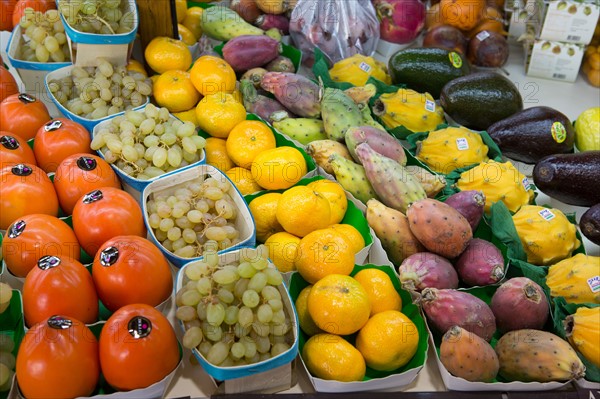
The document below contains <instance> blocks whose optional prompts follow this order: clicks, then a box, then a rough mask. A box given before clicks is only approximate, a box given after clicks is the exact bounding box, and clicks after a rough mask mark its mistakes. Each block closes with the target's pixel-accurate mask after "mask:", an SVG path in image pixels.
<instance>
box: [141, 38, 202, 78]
mask: <svg viewBox="0 0 600 399" xmlns="http://www.w3.org/2000/svg"><path fill="white" fill-rule="evenodd" d="M144 56H145V57H146V62H147V63H148V65H150V68H152V70H153V71H156V72H157V73H164V72H166V71H170V70H173V69H177V70H180V71H187V70H188V68H189V67H190V65H192V54H191V53H190V50H189V49H188V47H187V45H186V44H185V43H184V42H182V41H181V40H175V39H171V38H170V37H155V38H154V39H152V41H151V42H150V43H148V46H147V47H146V51H145V52H144Z"/></svg>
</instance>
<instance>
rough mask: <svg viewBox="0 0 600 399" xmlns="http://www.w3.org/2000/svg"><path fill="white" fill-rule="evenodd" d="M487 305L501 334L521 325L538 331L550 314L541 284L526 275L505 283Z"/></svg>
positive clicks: (516, 328)
mask: <svg viewBox="0 0 600 399" xmlns="http://www.w3.org/2000/svg"><path fill="white" fill-rule="evenodd" d="M490 307H491V308H492V312H494V316H496V323H497V324H498V329H499V330H500V331H501V332H503V333H505V332H508V331H514V330H521V329H524V328H532V329H535V330H541V329H543V327H544V324H546V320H547V319H548V314H549V313H550V307H549V305H548V299H547V298H546V295H545V294H544V291H543V290H542V287H540V286H539V285H538V284H537V283H536V282H534V281H532V280H530V279H528V278H527V277H515V278H511V279H510V280H507V281H506V282H504V284H502V285H501V286H500V287H498V289H497V290H496V292H495V293H494V296H493V297H492V302H491V304H490ZM515 315H518V317H515Z"/></svg>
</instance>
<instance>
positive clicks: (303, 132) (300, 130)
mask: <svg viewBox="0 0 600 399" xmlns="http://www.w3.org/2000/svg"><path fill="white" fill-rule="evenodd" d="M273 127H274V128H275V129H277V130H279V131H280V132H281V133H283V134H285V135H286V136H289V137H290V138H292V139H294V140H296V141H298V142H300V143H301V144H304V145H307V144H309V143H311V142H313V141H317V140H326V139H327V134H325V128H324V127H323V121H322V120H319V119H310V118H286V119H283V120H281V121H278V122H273Z"/></svg>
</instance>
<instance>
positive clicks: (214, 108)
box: [196, 86, 246, 139]
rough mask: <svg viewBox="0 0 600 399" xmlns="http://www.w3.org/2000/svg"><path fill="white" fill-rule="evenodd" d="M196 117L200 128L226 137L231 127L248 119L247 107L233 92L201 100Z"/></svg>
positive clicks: (212, 134) (217, 135) (217, 94)
mask: <svg viewBox="0 0 600 399" xmlns="http://www.w3.org/2000/svg"><path fill="white" fill-rule="evenodd" d="M196 87H197V86H196ZM196 118H197V119H198V125H199V126H200V129H202V130H204V131H205V132H206V133H208V134H210V135H211V136H213V137H219V138H223V139H224V138H227V136H229V132H230V131H231V129H233V128H234V127H235V126H236V125H237V124H238V123H240V122H242V121H244V120H246V109H245V108H244V106H243V105H242V104H240V103H239V102H237V101H235V99H234V98H233V96H232V95H231V94H226V93H215V94H210V95H208V96H205V97H204V98H203V99H202V100H200V102H199V103H198V105H197V106H196Z"/></svg>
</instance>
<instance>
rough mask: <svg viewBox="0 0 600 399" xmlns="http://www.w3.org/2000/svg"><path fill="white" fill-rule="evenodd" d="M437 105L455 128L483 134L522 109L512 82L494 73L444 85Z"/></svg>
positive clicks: (474, 74)
mask: <svg viewBox="0 0 600 399" xmlns="http://www.w3.org/2000/svg"><path fill="white" fill-rule="evenodd" d="M440 105H441V106H442V108H443V109H444V111H446V113H447V114H448V115H449V116H450V117H451V118H452V119H453V120H454V121H455V122H456V123H458V124H460V125H463V126H465V127H467V128H470V129H475V130H486V129H487V128H488V127H490V126H491V125H492V124H494V123H496V122H498V121H500V120H502V119H504V118H508V117H509V116H511V115H513V114H516V113H517V112H519V111H521V110H522V109H523V99H522V98H521V94H520V93H519V89H517V87H516V86H515V85H514V83H513V82H511V81H510V80H508V79H507V78H505V77H504V76H502V75H499V74H497V73H494V72H476V73H472V74H470V75H467V76H463V77H460V78H456V79H454V80H451V81H450V82H448V83H446V85H445V86H444V88H443V89H442V93H441V94H440Z"/></svg>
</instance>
